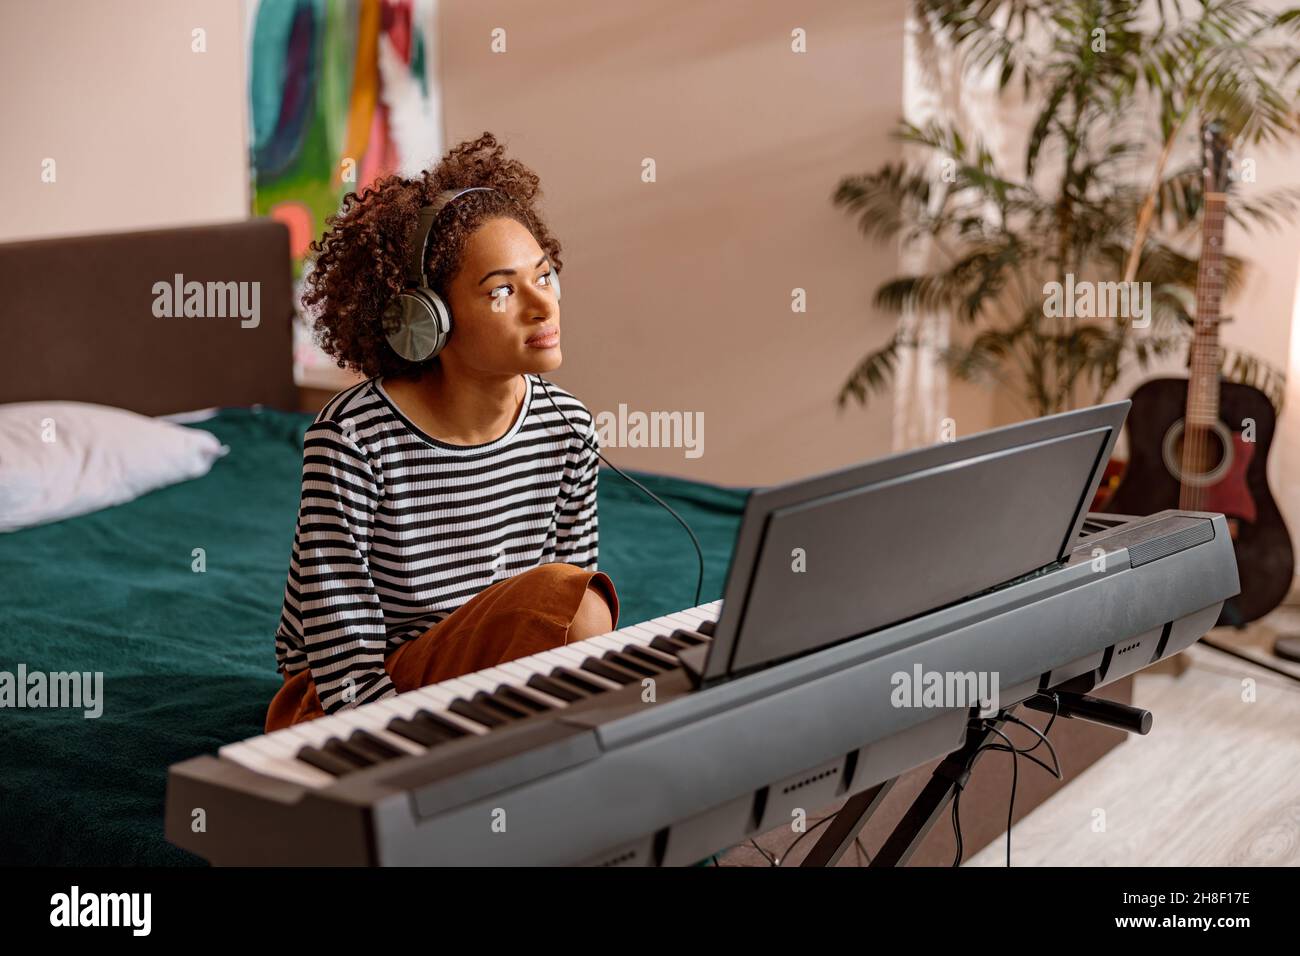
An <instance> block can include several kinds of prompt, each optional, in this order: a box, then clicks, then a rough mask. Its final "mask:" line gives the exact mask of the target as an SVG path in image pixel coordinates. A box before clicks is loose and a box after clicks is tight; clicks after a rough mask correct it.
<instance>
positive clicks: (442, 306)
mask: <svg viewBox="0 0 1300 956" xmlns="http://www.w3.org/2000/svg"><path fill="white" fill-rule="evenodd" d="M384 329H385V337H386V338H387V339H388V344H389V346H390V347H391V348H392V349H393V351H394V352H396V353H397V354H398V355H400V356H401V357H402V358H404V359H406V360H407V361H408V362H423V361H425V360H426V359H430V358H433V357H434V356H435V355H437V354H438V353H439V352H441V351H442V350H443V348H444V347H445V346H446V344H447V338H448V336H450V335H451V312H450V311H449V310H448V309H447V305H446V303H444V302H443V301H442V297H441V296H439V295H438V294H437V293H436V292H434V291H432V290H431V289H427V288H416V289H408V290H407V291H406V292H403V293H401V294H399V295H398V296H397V298H396V299H394V300H393V301H392V303H391V304H389V306H388V308H387V309H385V310H384Z"/></svg>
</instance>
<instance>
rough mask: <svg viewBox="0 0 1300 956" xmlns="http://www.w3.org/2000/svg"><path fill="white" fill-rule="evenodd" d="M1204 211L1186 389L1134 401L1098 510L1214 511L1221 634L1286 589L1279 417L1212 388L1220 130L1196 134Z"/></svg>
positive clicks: (1288, 570)
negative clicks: (1229, 556)
mask: <svg viewBox="0 0 1300 956" xmlns="http://www.w3.org/2000/svg"><path fill="white" fill-rule="evenodd" d="M1202 141H1203V143H1202V146H1203V149H1202V152H1203V155H1204V170H1203V174H1204V181H1205V203H1204V206H1205V209H1204V214H1205V215H1204V221H1203V224H1202V230H1201V258H1200V263H1199V265H1198V267H1197V274H1196V322H1195V325H1194V331H1193V336H1192V348H1191V362H1190V368H1189V375H1188V377H1187V378H1186V379H1181V378H1161V379H1155V380H1153V381H1149V382H1146V383H1145V384H1143V385H1142V386H1141V387H1140V388H1138V389H1137V391H1135V392H1134V393H1133V407H1132V409H1131V410H1130V411H1129V415H1128V421H1127V423H1126V425H1125V428H1126V429H1127V432H1128V444H1129V462H1128V466H1127V467H1126V468H1125V469H1124V472H1123V474H1122V475H1121V477H1120V481H1119V486H1118V487H1117V488H1116V489H1115V493H1114V494H1113V495H1112V496H1111V497H1110V499H1109V500H1108V501H1107V502H1106V503H1105V505H1104V506H1103V507H1104V509H1105V510H1106V511H1109V512H1113V513H1118V514H1130V515H1146V514H1151V513H1152V512H1155V511H1161V510H1163V509H1165V508H1180V509H1183V510H1187V511H1218V512H1222V513H1223V514H1224V515H1225V516H1226V517H1227V519H1228V524H1229V527H1230V528H1231V530H1232V536H1233V541H1234V543H1235V545H1236V553H1237V567H1238V569H1239V572H1240V577H1241V594H1240V595H1239V596H1237V597H1236V598H1233V599H1231V600H1229V601H1227V602H1226V603H1225V604H1224V606H1223V611H1222V613H1221V614H1220V615H1219V622H1218V623H1219V624H1228V625H1232V626H1234V627H1240V626H1242V625H1244V624H1246V623H1247V622H1249V621H1253V620H1255V619H1256V618H1259V617H1262V616H1263V615H1265V614H1267V613H1268V612H1269V611H1271V610H1273V608H1275V607H1277V606H1278V604H1280V603H1281V602H1282V599H1283V598H1285V597H1286V594H1287V591H1288V590H1289V589H1290V587H1291V581H1292V575H1293V573H1294V571H1295V556H1294V554H1293V553H1292V549H1291V535H1290V533H1289V532H1288V531H1287V528H1286V525H1285V524H1284V523H1283V521H1282V514H1281V512H1280V511H1278V507H1277V504H1276V503H1275V502H1274V501H1273V496H1272V494H1270V493H1269V489H1268V478H1267V470H1268V453H1269V448H1270V446H1271V444H1272V442H1273V433H1274V425H1275V423H1276V415H1275V414H1274V411H1273V403H1272V402H1270V401H1269V399H1268V397H1267V396H1266V395H1265V394H1264V393H1263V392H1261V391H1260V390H1259V389H1257V388H1253V387H1251V386H1249V385H1240V384H1237V383H1234V382H1221V381H1220V380H1219V367H1220V364H1221V357H1220V352H1219V303H1220V300H1221V299H1222V297H1223V219H1224V210H1225V207H1226V203H1227V191H1228V158H1227V154H1228V151H1227V148H1226V145H1225V140H1224V135H1223V129H1222V125H1221V124H1219V123H1218V122H1209V123H1206V124H1205V125H1204V126H1203V127H1202Z"/></svg>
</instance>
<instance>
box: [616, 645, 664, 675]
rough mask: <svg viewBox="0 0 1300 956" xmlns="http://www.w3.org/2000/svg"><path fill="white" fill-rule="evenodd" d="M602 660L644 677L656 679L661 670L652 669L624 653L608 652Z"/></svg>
mask: <svg viewBox="0 0 1300 956" xmlns="http://www.w3.org/2000/svg"><path fill="white" fill-rule="evenodd" d="M601 659H602V660H606V661H609V662H610V663H611V664H617V665H618V666H619V667H621V668H623V669H624V670H629V671H631V672H632V673H633V674H640V675H641V676H642V677H654V676H655V675H656V674H658V673H659V672H660V668H657V667H651V666H650V665H649V664H647V663H645V662H644V661H639V660H637V659H636V658H635V657H629V656H628V655H627V654H624V653H623V652H622V651H607V652H606V653H604V654H602V655H601Z"/></svg>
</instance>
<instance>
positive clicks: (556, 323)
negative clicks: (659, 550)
mask: <svg viewBox="0 0 1300 956" xmlns="http://www.w3.org/2000/svg"><path fill="white" fill-rule="evenodd" d="M503 154H504V149H503V147H502V146H501V145H499V144H498V143H497V141H496V139H495V137H493V136H492V135H491V134H490V133H484V134H483V135H482V136H481V137H479V138H478V139H477V140H475V141H473V142H466V143H462V144H461V145H460V146H457V147H456V148H454V149H452V150H451V151H449V152H448V154H447V155H446V156H445V157H443V159H442V161H441V162H440V163H439V164H438V165H437V166H436V167H434V168H433V169H431V170H428V171H426V172H425V173H424V174H423V175H422V176H421V177H420V178H418V179H415V180H406V179H403V178H401V177H398V176H390V177H386V178H384V179H381V180H379V181H377V182H376V184H375V185H374V186H373V187H369V188H367V189H366V190H364V192H363V193H362V195H361V196H360V197H358V196H357V194H356V193H350V194H348V195H347V196H346V197H345V198H344V200H343V206H342V209H341V211H340V213H339V214H338V215H337V216H334V217H331V219H330V220H329V229H328V230H327V232H326V234H325V236H324V237H323V238H322V239H321V240H318V241H316V242H313V243H312V247H311V248H312V251H313V252H315V253H317V256H316V259H315V263H314V267H313V269H312V271H311V273H310V274H309V275H308V277H307V279H306V285H307V290H306V292H305V293H304V296H303V301H304V303H305V304H306V305H307V306H308V307H309V308H310V309H312V311H313V312H314V313H315V315H316V322H315V324H316V329H317V332H318V336H319V339H320V342H321V345H322V347H323V348H324V349H325V351H326V352H328V353H329V354H331V355H332V356H333V357H334V358H335V359H337V361H338V364H339V365H340V366H341V367H345V368H352V369H355V370H357V371H359V372H361V373H362V374H363V375H365V376H367V378H366V381H364V382H362V383H361V384H359V385H356V386H353V387H352V388H349V389H346V390H345V391H343V392H340V393H339V394H338V395H336V396H334V397H333V398H332V399H331V400H330V401H329V402H328V403H327V404H326V405H325V407H324V409H323V410H322V411H321V413H320V415H319V416H317V418H316V420H315V422H314V423H313V424H312V425H311V427H310V428H309V429H308V430H307V433H306V437H305V440H304V443H303V480H302V501H301V504H300V506H299V511H298V524H297V529H296V531H295V534H294V543H293V553H292V557H291V560H290V563H289V576H288V581H287V583H286V586H285V597H284V609H283V613H282V614H281V618H280V625H279V628H278V629H277V632H276V659H277V661H278V664H279V670H280V672H281V673H282V674H283V675H284V679H285V682H284V684H283V686H282V687H281V688H280V690H279V692H278V693H277V694H276V696H275V699H274V700H273V701H272V702H271V706H270V708H269V709H268V711H267V716H266V730H267V732H270V731H273V730H278V729H281V728H283V727H287V726H290V725H292V724H295V723H299V722H301V721H304V720H311V719H313V718H316V717H320V716H323V715H325V714H332V713H337V712H339V711H343V710H348V709H350V708H354V707H359V706H363V705H365V704H368V703H372V702H374V701H377V700H382V699H384V698H386V697H391V696H393V695H395V694H397V693H401V692H403V691H408V690H414V689H415V688H417V687H423V686H425V685H427V684H432V683H437V682H439V681H443V680H448V679H450V678H452V677H455V676H458V675H460V674H465V673H468V672H471V671H476V670H481V669H483V668H486V667H491V666H493V665H495V664H499V663H502V662H504V661H508V660H513V659H514V658H517V657H523V656H526V655H529V654H535V653H538V652H540V651H543V650H546V649H548V648H551V647H555V646H558V645H562V644H566V643H569V642H571V641H578V640H583V639H585V638H588V637H593V636H595V635H598V634H603V633H606V632H608V631H611V630H613V629H614V627H615V626H616V623H617V621H618V595H617V593H616V592H615V589H614V584H613V582H612V581H611V580H610V579H609V577H608V576H607V575H606V574H605V573H604V572H602V571H598V570H597V569H596V557H597V520H596V483H597V473H598V459H597V457H596V453H595V448H596V434H595V429H594V424H593V420H592V416H591V414H590V413H589V412H588V411H587V409H586V408H585V407H584V406H583V405H582V403H581V402H579V401H578V400H577V399H576V398H574V397H573V396H572V395H570V394H569V393H568V392H566V391H564V390H563V389H561V388H559V387H558V386H556V385H553V384H551V383H549V382H546V381H545V380H544V379H542V377H541V376H542V374H543V373H546V372H550V371H553V370H554V369H556V368H558V367H559V365H560V362H561V352H560V332H559V329H560V308H559V303H558V300H559V295H558V292H559V290H558V286H557V285H556V277H555V270H557V269H558V268H559V267H560V258H559V253H560V244H559V242H558V241H557V240H556V239H555V238H554V237H553V236H552V235H551V234H550V232H549V230H548V229H547V228H546V225H545V223H544V221H543V220H542V219H541V218H540V216H539V215H538V214H537V210H536V209H535V208H534V203H535V201H536V198H537V196H538V194H539V192H540V190H539V185H538V184H539V180H538V177H537V176H536V175H535V174H534V173H533V172H532V171H531V170H529V169H528V168H527V167H526V166H524V165H523V164H521V163H519V162H517V161H515V160H508V159H506V158H505V157H504V155H503ZM466 189H472V191H470V192H463V191H464V190H466ZM453 195H454V197H455V198H452V199H451V201H447V199H448V198H449V197H452V196H453ZM439 206H441V208H440V211H438V212H437V213H436V215H433V214H432V213H430V215H432V221H431V225H430V226H429V228H428V232H427V242H426V243H425V245H424V248H425V249H426V250H427V252H426V254H425V255H424V257H423V259H422V260H421V259H420V258H419V253H418V251H413V250H414V249H415V246H416V245H417V244H418V242H419V239H418V238H417V234H418V233H420V229H419V225H420V214H421V210H422V209H425V208H429V207H433V208H438V207H439ZM411 261H414V262H416V263H419V264H420V265H422V266H423V270H424V273H423V274H424V277H425V280H426V281H427V284H428V287H429V288H430V289H431V290H433V291H434V292H436V293H437V294H438V295H439V296H441V298H442V301H443V302H445V303H446V305H447V307H448V310H449V312H450V314H451V316H452V325H451V329H452V331H451V332H450V334H449V335H448V336H447V337H446V341H445V345H443V346H442V348H441V350H440V351H437V352H436V353H435V354H433V355H432V356H431V357H429V358H424V359H419V358H412V357H409V356H411V355H413V354H414V355H417V356H418V355H419V354H420V351H419V350H416V351H415V352H414V353H413V352H412V349H411V348H410V347H409V341H410V340H409V338H404V337H403V336H404V335H405V332H406V331H409V330H404V329H403V328H401V327H400V326H401V322H399V320H398V316H399V315H400V309H396V308H394V303H400V302H401V301H403V300H401V299H399V294H400V293H402V292H404V291H407V290H409V289H410V288H411V285H412V283H411V277H410V275H409V273H410V270H409V269H408V268H407V264H408V262H411ZM417 281H418V280H417ZM417 338H418V336H417ZM399 349H400V353H401V354H399ZM426 351H427V350H426ZM566 419H567V422H566Z"/></svg>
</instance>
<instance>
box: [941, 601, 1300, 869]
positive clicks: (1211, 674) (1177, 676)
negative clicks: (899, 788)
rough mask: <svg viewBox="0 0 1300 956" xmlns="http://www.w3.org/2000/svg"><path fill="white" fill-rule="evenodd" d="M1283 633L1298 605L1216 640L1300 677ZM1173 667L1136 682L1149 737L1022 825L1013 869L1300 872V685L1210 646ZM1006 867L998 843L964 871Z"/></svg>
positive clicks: (1296, 622) (1296, 629)
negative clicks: (1149, 716) (1279, 640)
mask: <svg viewBox="0 0 1300 956" xmlns="http://www.w3.org/2000/svg"><path fill="white" fill-rule="evenodd" d="M1277 633H1284V634H1300V607H1296V606H1288V607H1284V608H1282V609H1279V610H1278V611H1275V612H1274V613H1273V614H1272V615H1270V616H1269V617H1267V618H1264V619H1262V620H1261V621H1259V622H1257V623H1256V624H1254V625H1251V626H1250V627H1248V628H1247V629H1246V630H1245V631H1242V632H1235V631H1231V630H1227V631H1225V630H1220V629H1216V630H1215V631H1212V632H1211V634H1210V636H1211V638H1213V639H1217V640H1221V641H1222V642H1223V643H1225V644H1231V645H1232V646H1234V647H1236V648H1238V649H1242V650H1244V651H1246V652H1247V653H1250V654H1254V655H1256V656H1258V657H1260V658H1263V659H1267V660H1270V661H1272V662H1274V663H1278V664H1281V665H1282V666H1284V667H1287V668H1289V669H1291V670H1292V671H1293V672H1294V673H1296V674H1297V675H1300V665H1293V664H1287V663H1286V662H1282V661H1280V660H1279V659H1278V658H1276V657H1273V656H1272V655H1271V654H1270V653H1269V652H1268V649H1269V648H1271V647H1272V642H1273V638H1274V636H1275V635H1276V634H1277ZM1174 660H1175V661H1176V662H1177V665H1178V666H1170V664H1166V663H1163V662H1162V664H1160V665H1157V666H1156V667H1155V668H1148V669H1147V670H1146V671H1144V672H1142V673H1141V674H1139V675H1138V677H1137V682H1136V685H1135V687H1134V695H1135V697H1134V705H1135V706H1139V707H1145V708H1147V709H1149V710H1151V711H1152V713H1153V715H1154V722H1153V726H1152V730H1151V733H1150V734H1149V735H1147V736H1146V737H1132V738H1130V739H1129V740H1127V741H1125V742H1124V743H1122V744H1120V745H1119V746H1118V747H1117V748H1115V749H1114V750H1112V751H1111V752H1110V753H1108V754H1106V755H1105V756H1104V757H1102V758H1101V760H1099V761H1097V763H1095V764H1093V765H1092V766H1091V767H1089V768H1087V769H1086V770H1085V771H1083V772H1082V773H1081V774H1079V775H1078V776H1077V777H1076V778H1075V780H1074V782H1073V783H1072V784H1071V785H1070V786H1068V787H1066V788H1064V789H1063V790H1061V791H1060V792H1059V793H1057V794H1056V795H1055V796H1053V797H1051V798H1049V799H1048V800H1047V801H1046V802H1044V803H1043V804H1042V805H1041V806H1040V807H1038V808H1037V809H1036V810H1034V812H1033V813H1031V814H1029V816H1027V817H1025V818H1024V819H1023V820H1021V821H1020V822H1019V823H1017V824H1016V826H1015V828H1014V829H1013V830H1012V834H1011V863H1012V865H1013V866H1256V865H1263V866H1300V683H1297V682H1296V681H1293V680H1290V679H1288V678H1286V677H1282V676H1280V675H1277V674H1273V673H1270V672H1269V671H1267V670H1264V669H1262V668H1259V667H1255V666H1252V665H1251V664H1249V663H1246V662H1244V661H1240V660H1238V659H1236V658H1234V657H1230V656H1228V655H1225V654H1222V653H1219V652H1218V651H1215V650H1213V649H1211V648H1209V647H1206V646H1204V645H1202V644H1196V645H1193V646H1192V647H1191V648H1189V649H1188V650H1187V651H1184V652H1183V654H1181V655H1179V657H1178V658H1175V659H1174ZM1171 663H1172V662H1171ZM1179 671H1181V673H1180V672H1179ZM1249 681H1253V692H1254V698H1255V699H1254V700H1253V701H1247V700H1244V699H1243V697H1244V696H1246V694H1245V691H1246V690H1248V689H1250V688H1251V686H1252V685H1251V684H1249V683H1248V682H1249ZM1066 769H1067V771H1068V768H1066ZM1026 772H1029V773H1041V772H1042V771H1041V770H1039V769H1038V768H1037V767H1034V766H1032V765H1027V764H1025V763H1023V762H1022V764H1021V773H1022V774H1023V773H1026ZM1099 822H1100V823H1102V824H1104V828H1102V826H1100V825H1099ZM1005 864H1006V842H1005V840H999V841H998V842H996V843H994V844H992V845H990V846H988V847H986V848H985V849H983V850H982V851H981V852H979V853H978V854H976V855H975V856H973V857H971V858H970V859H969V860H967V861H966V864H965V865H967V866H1004V865H1005Z"/></svg>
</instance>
